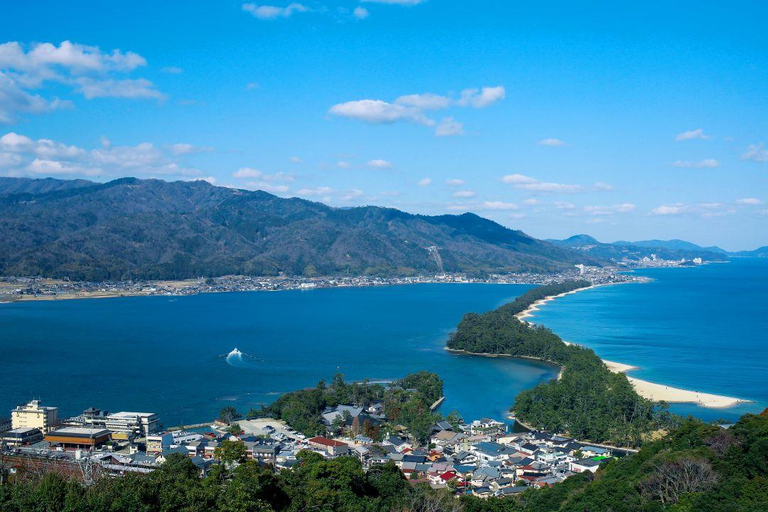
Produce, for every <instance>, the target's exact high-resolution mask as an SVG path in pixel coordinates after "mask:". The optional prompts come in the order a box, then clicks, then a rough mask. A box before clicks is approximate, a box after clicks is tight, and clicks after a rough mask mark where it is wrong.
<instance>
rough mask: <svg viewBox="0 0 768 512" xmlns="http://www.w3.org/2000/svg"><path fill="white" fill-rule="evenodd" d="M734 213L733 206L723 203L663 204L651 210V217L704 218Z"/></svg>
mask: <svg viewBox="0 0 768 512" xmlns="http://www.w3.org/2000/svg"><path fill="white" fill-rule="evenodd" d="M734 213H736V209H735V208H734V207H733V206H729V205H727V204H723V203H717V202H710V203H696V204H685V203H674V204H665V205H662V206H659V207H657V208H654V209H653V210H651V215H659V216H675V215H696V216H699V217H704V218H711V217H722V216H725V215H732V214H734Z"/></svg>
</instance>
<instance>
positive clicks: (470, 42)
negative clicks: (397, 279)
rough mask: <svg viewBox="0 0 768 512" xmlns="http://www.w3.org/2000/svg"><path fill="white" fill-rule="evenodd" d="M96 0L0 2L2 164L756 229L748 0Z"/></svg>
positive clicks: (525, 215) (626, 233)
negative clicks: (533, 1) (530, 0)
mask: <svg viewBox="0 0 768 512" xmlns="http://www.w3.org/2000/svg"><path fill="white" fill-rule="evenodd" d="M105 4H108V3H106V2H99V1H92V2H78V1H72V2H53V1H46V2H13V3H10V4H9V5H6V6H4V7H3V16H2V18H1V19H0V29H1V30H0V34H2V36H0V37H2V40H1V41H0V137H2V138H1V139H0V175H8V176H31V177H43V176H55V177H60V178H74V177H85V178H88V179H93V180H97V181H106V180H109V179H113V178H115V177H119V176H128V175H130V176H138V177H160V178H163V179H168V180H176V179H207V180H210V181H212V182H214V183H216V184H217V185H226V186H236V187H241V188H251V189H255V188H260V189H264V190H267V191H271V192H273V193H275V194H278V195H281V196H286V197H290V196H299V197H304V198H307V199H312V200H318V201H323V202H326V203H328V204H330V205H334V206H355V205H364V204H375V205H382V206H393V207H396V208H400V209H403V210H406V211H409V212H416V213H425V214H440V213H461V212H464V211H474V212H476V213H478V214H480V215H483V216H486V217H489V218H492V219H494V220H496V221H498V222H500V223H502V224H504V225H506V226H509V227H513V228H517V229H522V230H524V231H526V232H528V233H529V234H531V235H533V236H536V237H540V238H563V237H566V236H570V235H572V234H577V233H589V234H591V235H593V236H595V237H597V238H598V239H600V240H604V241H613V240H619V239H635V240H639V239H647V238H665V239H666V238H683V239H687V240H690V241H693V242H697V243H701V244H707V245H708V244H718V245H721V246H723V247H725V248H728V249H732V250H738V249H748V248H754V247H756V246H759V245H765V244H767V243H768V204H767V203H768V30H765V22H764V21H765V19H768V5H767V4H765V3H763V2H739V1H731V2H727V3H726V2H701V1H699V2H674V3H673V4H674V5H667V4H672V3H669V2H668V3H657V4H649V3H648V2H588V3H576V2H557V1H551V2H546V3H545V5H541V6H537V5H530V4H523V3H519V2H490V1H475V2H472V3H471V4H470V3H467V2H458V1H447V0H442V1H441V0H427V1H422V2H419V1H418V0H387V1H385V0H379V1H342V0H328V1H324V2H303V1H297V2H294V3H289V2H277V1H276V0H274V1H273V0H269V1H268V2H267V3H266V4H260V3H251V2H236V1H231V2H222V1H207V2H192V1H187V2H172V1H166V2H149V1H135V2H130V3H125V2H122V3H112V4H111V5H105ZM580 4H586V5H580Z"/></svg>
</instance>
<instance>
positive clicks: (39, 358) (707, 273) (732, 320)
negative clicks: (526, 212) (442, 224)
mask: <svg viewBox="0 0 768 512" xmlns="http://www.w3.org/2000/svg"><path fill="white" fill-rule="evenodd" d="M641 274H642V275H647V276H649V277H652V278H653V279H654V281H653V282H652V283H649V284H630V285H621V286H608V287H600V288H596V289H593V290H588V291H585V292H580V293H577V294H573V295H569V296H567V297H563V298H561V299H558V300H556V301H554V302H551V303H549V304H548V305H547V306H546V307H545V308H543V309H542V310H541V311H539V312H538V313H537V314H536V316H535V317H534V318H533V321H535V322H538V323H543V324H544V325H547V326H548V327H550V328H552V329H553V330H554V331H555V332H556V333H558V334H559V335H560V336H562V337H563V338H564V339H566V340H569V341H573V342H576V343H580V344H583V345H586V346H589V347H591V348H593V349H594V350H595V351H596V352H597V353H598V354H599V355H600V356H601V357H604V358H606V359H610V360H614V361H619V362H624V363H628V364H633V365H636V366H639V367H640V369H638V370H636V371H634V372H632V375H634V376H637V377H639V378H643V379H646V380H650V381H653V382H659V383H663V384H669V385H672V386H678V387H682V388H685V389H694V390H699V391H704V392H711V393H718V394H725V395H730V396H737V397H740V398H745V399H750V400H753V401H754V403H751V404H745V405H740V406H738V407H734V408H730V409H719V410H717V409H704V408H702V407H697V406H694V405H675V406H673V410H675V411H676V412H680V413H685V414H688V413H690V414H694V415H696V416H699V417H702V418H704V419H717V418H726V419H733V418H736V417H738V416H739V415H740V414H743V413H744V412H756V411H759V410H762V409H763V408H764V407H766V406H768V363H767V362H766V359H765V357H764V356H765V350H766V348H768V334H767V333H768V295H767V294H766V293H765V290H766V289H768V261H766V260H735V261H733V262H732V263H729V264H725V265H707V266H703V267H697V268H690V269H656V270H645V271H642V272H641ZM529 288H530V286H524V285H474V284H473V285H454V284H430V285H414V286H393V287H379V288H358V289H356V288H344V289H330V290H313V291H288V292H277V293H259V292H254V293H227V294H207V295H197V296H190V297H133V298H121V299H103V300H75V301H53V302H26V303H12V304H2V305H0V354H1V355H0V415H7V414H8V411H10V409H11V408H12V407H13V406H15V405H16V404H19V403H23V402H25V401H27V400H29V399H30V398H32V397H40V398H42V399H43V400H44V402H45V403H46V404H49V405H57V406H59V407H60V408H61V410H62V414H76V413H78V412H80V411H81V410H83V409H85V408H86V407H89V406H95V407H100V408H103V409H107V410H112V411H116V410H140V411H152V412H157V413H159V414H160V415H161V419H162V421H163V422H164V423H165V424H166V425H174V424H180V423H192V422H200V421H206V420H209V419H211V418H213V417H215V416H216V414H217V412H218V410H219V409H220V408H221V407H222V406H224V405H229V404H231V405H234V406H236V407H237V408H238V409H240V410H241V411H247V410H248V408H249V407H252V406H258V405H259V404H261V403H269V402H271V401H273V400H274V399H275V398H276V397H277V396H279V395H280V394H281V393H284V392H286V391H291V390H295V389H299V388H303V387H307V386H313V385H314V384H315V383H317V381H319V380H320V379H327V380H330V379H331V378H332V376H333V374H334V373H337V372H339V373H343V374H344V375H345V378H347V379H351V380H361V379H364V378H369V379H372V380H378V379H381V380H389V379H396V378H399V377H402V376H404V375H406V374H407V373H410V372H414V371H419V370H429V371H433V372H437V373H439V374H440V376H441V377H442V378H443V380H444V381H445V394H446V397H447V400H446V402H445V404H444V405H443V406H442V408H441V410H442V412H443V413H446V414H447V413H448V412H450V410H452V409H457V410H458V411H459V412H460V413H461V414H462V415H464V416H465V417H466V418H467V419H474V418H479V417H481V416H493V417H496V418H499V419H501V418H502V416H503V414H504V413H505V412H506V410H507V408H508V407H509V406H510V405H511V404H512V402H513V400H514V397H515V395H516V394H517V393H519V392H520V391H521V390H523V389H527V388H530V387H533V386H535V385H536V384H538V383H539V382H542V381H546V380H548V379H550V378H553V377H554V376H555V375H556V370H555V369H554V368H553V367H551V366H549V365H546V364H543V363H539V362H535V361H527V360H511V359H490V358H482V357H470V356H460V355H453V354H449V353H447V352H446V351H445V350H444V349H443V347H444V346H445V340H446V338H447V336H448V334H449V332H450V331H451V330H452V329H453V328H454V327H455V326H456V324H457V323H458V322H459V320H460V319H461V316H462V315H463V314H464V313H465V312H468V311H477V312H480V311H486V310H489V309H492V308H495V307H497V306H499V305H501V304H502V303H504V302H506V301H508V300H511V299H512V298H514V297H515V296H517V295H520V294H522V293H524V292H525V291H526V290H528V289H529ZM235 347H237V348H238V349H240V350H241V351H242V352H243V353H244V354H245V355H244V356H243V357H242V358H240V359H238V358H227V357H225V355H226V354H227V353H228V352H230V351H231V350H232V349H233V348H235Z"/></svg>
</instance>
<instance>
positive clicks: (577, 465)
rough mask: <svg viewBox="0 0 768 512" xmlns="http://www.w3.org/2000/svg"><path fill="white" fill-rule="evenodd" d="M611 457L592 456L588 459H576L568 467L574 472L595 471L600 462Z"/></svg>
mask: <svg viewBox="0 0 768 512" xmlns="http://www.w3.org/2000/svg"><path fill="white" fill-rule="evenodd" d="M610 459H611V457H591V458H588V459H579V460H574V461H571V462H570V463H569V464H568V469H569V470H571V471H573V472H574V473H583V472H584V471H591V472H592V473H595V472H596V471H597V468H599V467H600V464H602V463H603V462H605V461H607V460H610Z"/></svg>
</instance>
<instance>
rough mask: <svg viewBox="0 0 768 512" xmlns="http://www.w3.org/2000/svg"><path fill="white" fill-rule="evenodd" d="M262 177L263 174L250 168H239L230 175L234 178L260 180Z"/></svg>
mask: <svg viewBox="0 0 768 512" xmlns="http://www.w3.org/2000/svg"><path fill="white" fill-rule="evenodd" d="M263 175H264V173H263V172H261V171H260V170H258V169H252V168H250V167H241V168H240V169H238V170H237V171H235V172H234V173H233V174H232V176H234V177H235V178H261V177H262V176H263Z"/></svg>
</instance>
